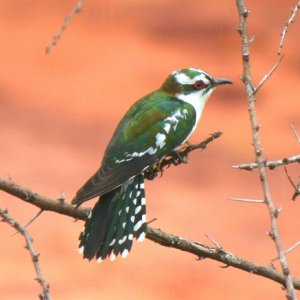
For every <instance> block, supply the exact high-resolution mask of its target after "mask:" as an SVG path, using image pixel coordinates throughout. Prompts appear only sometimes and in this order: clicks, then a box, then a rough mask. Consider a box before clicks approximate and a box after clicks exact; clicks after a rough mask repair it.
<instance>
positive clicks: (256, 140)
mask: <svg viewBox="0 0 300 300" xmlns="http://www.w3.org/2000/svg"><path fill="white" fill-rule="evenodd" d="M236 5H237V9H238V13H239V29H238V32H239V34H240V37H241V46H242V51H241V52H242V63H243V82H244V85H245V90H246V93H247V96H248V111H249V117H250V123H251V129H252V140H253V147H254V152H255V157H256V162H257V168H258V173H259V179H260V182H261V186H262V190H263V194H264V200H265V203H266V205H267V207H268V211H269V215H270V221H271V231H270V237H271V238H272V239H273V241H274V243H275V246H276V249H277V253H278V255H279V258H280V264H281V268H282V271H283V274H284V280H285V286H286V293H287V298H288V299H290V300H292V299H297V297H296V293H295V289H294V287H293V282H292V277H291V275H290V270H289V267H288V262H287V259H286V257H285V253H284V250H283V247H282V243H281V238H280V236H279V232H278V225H277V217H278V209H277V208H276V207H275V205H274V203H273V200H272V196H271V191H270V187H269V183H268V178H267V175H266V170H265V159H264V156H263V150H262V146H261V141H260V136H259V128H260V126H259V123H258V121H257V115H256V107H255V101H256V99H255V91H254V90H253V84H252V77H251V71H250V62H249V61H250V52H249V45H248V44H249V42H248V41H249V38H248V32H247V30H248V29H247V17H248V15H249V11H248V9H247V8H246V7H245V4H244V0H236Z"/></svg>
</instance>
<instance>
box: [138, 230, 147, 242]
mask: <svg viewBox="0 0 300 300" xmlns="http://www.w3.org/2000/svg"><path fill="white" fill-rule="evenodd" d="M145 237H146V234H145V232H142V233H141V234H140V235H139V237H138V238H137V242H143V241H144V240H145Z"/></svg>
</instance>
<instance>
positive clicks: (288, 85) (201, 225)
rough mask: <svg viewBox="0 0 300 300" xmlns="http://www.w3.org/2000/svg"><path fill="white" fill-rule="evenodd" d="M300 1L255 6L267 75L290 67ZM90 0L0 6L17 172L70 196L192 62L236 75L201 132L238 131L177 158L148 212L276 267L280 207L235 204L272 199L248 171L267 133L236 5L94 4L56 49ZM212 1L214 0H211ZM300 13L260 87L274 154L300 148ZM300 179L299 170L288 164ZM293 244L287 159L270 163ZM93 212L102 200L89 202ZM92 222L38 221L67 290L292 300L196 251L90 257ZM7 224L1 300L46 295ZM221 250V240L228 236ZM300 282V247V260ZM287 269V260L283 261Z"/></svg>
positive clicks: (293, 257) (61, 291) (4, 95)
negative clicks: (121, 128)
mask: <svg viewBox="0 0 300 300" xmlns="http://www.w3.org/2000/svg"><path fill="white" fill-rule="evenodd" d="M296 2H297V1H287V0H284V1H258V0H257V1H254V0H253V1H247V5H248V8H249V10H250V12H251V13H250V17H249V34H250V35H251V36H252V35H253V36H254V37H255V39H254V42H253V43H252V44H251V65H252V74H253V79H254V82H255V83H258V82H259V81H260V79H261V78H262V77H263V76H264V75H265V74H266V73H267V72H269V70H270V69H271V68H272V67H273V65H274V64H275V63H276V61H277V59H278V58H277V55H276V52H277V49H278V45H279V40H280V33H281V31H282V29H283V27H284V25H285V23H286V21H287V20H288V18H289V17H290V13H291V8H292V7H293V6H294V5H295V4H296ZM75 3H76V1H57V0H55V1H13V0H3V1H2V2H1V10H0V36H1V45H0V58H1V63H0V90H1V92H0V124H1V127H0V128H1V146H0V165H1V174H0V176H1V177H8V176H10V177H11V178H12V179H13V180H14V181H16V182H17V183H19V184H21V185H24V186H26V187H29V188H30V189H32V190H33V191H36V192H38V193H41V194H43V195H47V196H49V197H52V198H58V197H60V195H61V192H62V191H63V192H64V193H65V195H66V198H67V200H68V201H69V200H70V199H71V198H72V197H73V196H74V193H75V192H76V191H77V189H78V188H79V187H80V186H81V185H82V184H83V183H84V182H85V180H86V179H87V178H88V177H89V176H90V175H91V174H93V173H94V172H95V171H96V169H97V168H98V167H99V165H100V162H101V159H102V154H103V151H104V149H105V146H106V144H107V143H108V142H109V139H110V137H111V135H112V133H113V130H114V128H115V126H116V124H117V123H118V121H119V119H120V118H121V117H122V115H123V114H124V112H125V111H126V110H127V109H128V108H129V106H130V105H131V104H132V103H133V102H134V101H136V100H137V99H139V98H140V97H141V96H143V95H145V94H147V93H148V92H150V91H152V90H154V89H156V88H158V87H159V86H160V85H161V84H162V82H163V81H164V79H165V78H166V77H167V76H168V74H169V73H170V72H171V71H173V70H175V69H179V68H184V67H194V68H201V69H204V70H206V71H207V72H209V73H210V74H212V75H213V76H216V77H226V78H229V79H231V80H233V81H234V85H232V86H224V87H221V88H220V89H218V90H217V91H215V93H214V94H213V96H212V97H211V99H210V101H209V103H208V104H207V106H206V110H205V112H204V114H203V117H202V120H201V122H200V126H199V127H198V130H197V131H196V133H195V134H194V135H193V137H192V138H191V142H200V141H202V140H203V139H204V138H206V137H207V136H208V135H209V134H210V133H212V132H214V131H217V130H221V131H222V132H223V136H222V137H221V138H220V139H218V140H216V141H215V142H214V143H212V144H211V145H209V147H208V148H207V149H206V150H205V151H202V152H201V151H198V152H197V151H195V152H193V153H192V154H191V155H190V159H189V164H188V165H184V166H179V167H176V168H175V167H171V168H170V169H169V170H167V171H166V172H165V173H164V176H163V177H162V178H159V179H157V180H154V181H153V182H147V183H146V193H147V218H148V220H150V219H153V218H157V220H156V221H155V222H154V223H152V224H151V226H153V227H156V228H161V229H162V230H164V231H167V232H171V233H174V234H177V235H180V236H183V237H188V238H190V239H193V240H196V241H198V242H200V243H203V244H208V245H212V244H211V242H210V241H209V240H208V239H207V237H206V236H205V234H207V235H209V236H211V237H212V238H213V239H215V240H216V241H218V242H219V243H220V244H222V245H223V247H224V249H225V250H227V251H229V252H232V253H235V254H237V255H239V256H241V257H243V258H245V259H248V260H251V261H255V262H257V263H259V264H263V265H267V264H269V263H270V261H271V259H272V258H274V257H276V251H275V246H274V244H273V242H272V241H271V239H270V238H269V237H268V236H267V234H266V233H267V231H268V230H269V228H270V221H269V215H268V211H267V208H266V207H265V206H264V205H255V204H245V203H239V202H233V201H229V200H226V199H227V198H229V197H244V198H254V199H262V191H261V188H260V184H259V179H258V176H257V173H256V172H246V171H238V170H234V169H232V168H231V166H232V165H234V164H238V163H242V162H251V161H253V159H254V154H253V149H252V147H251V143H252V141H251V131H250V125H249V118H248V115H247V99H246V97H245V93H244V87H243V85H242V83H241V81H240V77H241V72H242V68H241V54H240V38H239V36H238V34H237V32H236V29H237V26H238V14H237V9H236V7H235V1H226V0H212V1H209V2H208V1H204V0H203V1H201V0H197V1H196V0H189V1H178V0H172V1H171V0H165V1H136V0H127V1H121V0H114V1H109V0H103V1H87V2H86V3H85V5H84V8H83V11H82V13H80V14H79V15H77V16H75V18H74V19H73V21H72V23H71V25H70V26H69V27H68V29H67V30H66V31H65V33H64V35H63V37H62V39H61V40H60V41H59V43H58V45H57V46H56V47H54V48H53V49H52V52H51V53H50V54H49V55H46V54H45V48H46V46H47V45H48V44H49V43H50V41H51V39H52V36H53V35H54V34H56V33H57V32H58V30H59V28H60V27H61V25H62V23H63V19H64V17H65V16H66V15H67V14H68V13H69V12H70V11H71V9H72V8H73V7H74V5H75ZM208 3H209V4H208ZM299 18H300V16H298V19H297V22H296V23H295V24H293V25H292V26H291V27H290V30H289V32H288V36H287V39H286V41H285V45H284V50H283V52H284V55H285V57H284V59H283V61H282V64H281V65H280V67H279V68H278V70H277V71H276V72H275V73H274V75H273V76H272V77H271V79H270V80H269V81H268V82H267V83H266V85H265V86H264V87H263V88H262V89H261V91H260V92H259V94H258V95H257V110H258V118H259V122H260V124H261V126H262V127H261V131H260V133H261V138H262V143H263V147H264V154H265V157H266V158H267V159H280V158H283V157H286V156H291V155H295V154H298V153H299V144H298V143H297V141H296V139H295V137H294V136H293V134H292V132H291V130H290V124H293V125H294V126H295V128H296V129H297V130H298V133H300V118H299V109H300V104H299V103H300V102H299V91H300V84H299V82H300V54H299V53H300V39H299V34H300V25H299V24H300V19H299ZM288 171H289V174H290V176H291V177H292V178H293V179H294V180H295V181H296V180H297V178H298V176H299V165H294V166H288ZM268 175H269V180H270V185H271V189H272V195H273V199H274V201H275V203H276V205H277V206H278V207H281V208H282V211H281V214H280V218H279V219H278V223H279V226H280V234H281V237H282V242H283V245H284V247H285V248H288V247H289V246H291V245H293V244H294V243H295V242H297V241H298V240H299V238H300V232H299V227H300V218H299V216H300V204H299V200H298V201H296V202H292V201H290V199H291V196H292V194H293V189H292V186H291V185H290V183H289V182H288V180H287V177H286V175H285V173H284V170H283V169H282V168H278V169H276V170H274V171H269V172H268ZM86 205H87V206H92V202H89V203H86ZM0 207H2V208H8V210H9V213H10V214H11V216H13V217H14V218H15V219H16V220H18V221H19V222H20V223H21V224H26V223H27V222H28V221H29V220H30V219H31V218H32V217H33V216H34V215H35V214H36V213H37V212H38V209H37V208H35V207H33V206H32V205H29V204H26V203H24V202H22V201H20V200H18V199H16V198H14V197H11V196H9V195H7V194H5V193H3V192H1V194H0ZM82 227H83V222H81V221H80V222H79V221H78V222H73V220H72V219H71V218H68V217H65V216H62V215H58V214H55V213H51V212H44V213H43V214H42V215H41V216H40V217H39V218H38V219H37V220H36V221H35V222H34V223H33V224H32V225H30V227H29V231H30V233H31V234H32V236H33V238H34V246H35V248H36V250H37V251H38V252H39V253H40V264H41V267H42V270H43V273H44V276H45V278H46V280H47V282H49V283H50V291H51V294H52V297H53V299H266V298H268V299H284V292H283V291H282V289H281V286H280V285H279V284H277V283H274V282H272V281H270V280H267V279H265V278H262V277H258V276H254V275H251V274H248V273H246V272H243V271H240V270H236V269H234V268H231V267H229V268H225V269H224V268H220V266H221V264H220V263H217V262H215V261H212V260H209V259H205V260H202V261H198V260H196V257H194V256H193V255H191V254H188V253H184V252H180V251H177V250H174V249H169V248H165V247H162V246H160V245H157V244H155V243H153V242H151V241H149V240H146V241H145V242H144V243H135V244H134V246H133V249H132V251H131V253H130V255H129V256H128V258H127V259H125V260H124V259H120V258H119V259H117V260H116V261H115V262H113V263H111V262H110V261H105V262H104V263H103V264H101V265H98V264H97V263H95V262H94V261H92V262H90V263H89V262H87V261H84V260H82V258H81V256H80V255H78V254H77V238H78V235H79V233H80V231H81V230H82ZM13 233H14V231H13V230H12V229H11V228H10V227H9V226H8V225H7V224H5V223H1V224H0V237H1V247H0V257H1V268H0V298H1V299H36V298H37V295H38V293H39V292H40V286H39V285H38V284H37V282H36V281H34V278H35V277H36V275H35V273H34V269H33V265H32V263H31V261H30V258H29V254H28V252H27V251H26V250H25V249H24V245H25V243H24V240H23V238H22V237H21V236H20V235H16V236H13V237H12V236H11V235H12V234H13ZM212 246H213V245H212ZM288 259H289V263H290V269H291V272H292V274H293V276H296V277H300V269H299V263H300V250H298V249H296V250H294V251H293V252H292V253H291V254H289V255H288ZM275 265H276V267H277V268H280V266H279V264H278V263H275Z"/></svg>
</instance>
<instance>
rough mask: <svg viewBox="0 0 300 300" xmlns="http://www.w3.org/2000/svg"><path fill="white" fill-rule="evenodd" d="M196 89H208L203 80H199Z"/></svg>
mask: <svg viewBox="0 0 300 300" xmlns="http://www.w3.org/2000/svg"><path fill="white" fill-rule="evenodd" d="M194 87H195V88H196V89H197V90H202V89H203V88H205V87H206V84H205V83H204V82H203V81H202V80H198V81H196V82H195V84H194Z"/></svg>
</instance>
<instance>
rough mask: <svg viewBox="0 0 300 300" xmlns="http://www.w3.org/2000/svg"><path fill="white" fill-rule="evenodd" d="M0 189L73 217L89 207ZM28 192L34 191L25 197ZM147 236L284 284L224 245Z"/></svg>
mask: <svg viewBox="0 0 300 300" xmlns="http://www.w3.org/2000/svg"><path fill="white" fill-rule="evenodd" d="M0 190H3V191H5V192H7V193H9V194H11V195H14V196H16V197H18V198H19V199H21V200H23V201H25V202H27V203H30V204H33V205H35V206H37V207H39V208H40V209H43V210H48V211H53V212H56V213H60V214H63V215H66V216H70V217H73V218H75V219H80V220H84V221H85V220H86V219H87V216H88V213H89V212H90V209H88V208H83V207H78V208H76V209H74V206H72V205H71V204H69V203H67V202H64V203H61V202H60V201H59V200H54V199H50V198H48V197H45V196H42V195H39V194H38V193H35V192H33V191H31V190H30V189H28V188H25V187H22V186H20V185H18V184H16V183H14V182H12V181H11V180H9V179H2V178H0ZM28 195H33V196H32V197H31V198H30V199H28V197H27V196H28ZM146 237H147V238H148V239H149V240H152V241H153V242H156V243H159V244H160V245H162V246H165V247H171V248H175V249H179V250H181V251H185V252H189V253H192V254H195V255H196V256H197V257H198V258H210V259H213V260H216V261H219V262H222V263H224V264H225V265H228V266H231V267H234V268H237V269H240V270H244V271H246V272H248V273H251V274H256V275H259V276H263V277H265V278H268V279H271V280H274V281H276V282H278V283H280V284H282V285H285V284H286V283H285V279H284V275H283V274H282V273H280V272H278V271H277V270H275V269H274V268H271V267H270V266H262V265H258V264H256V263H254V262H251V261H248V260H246V259H243V258H240V257H238V256H236V255H234V254H232V253H230V252H227V251H225V250H223V249H219V248H218V247H216V248H211V247H209V246H205V245H202V244H200V243H197V242H193V241H191V240H189V239H185V238H181V237H178V236H176V235H173V234H170V233H167V232H163V231H161V230H159V229H153V228H151V227H149V226H147V234H146ZM293 284H294V287H295V288H296V289H298V290H300V279H297V278H294V279H293Z"/></svg>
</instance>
